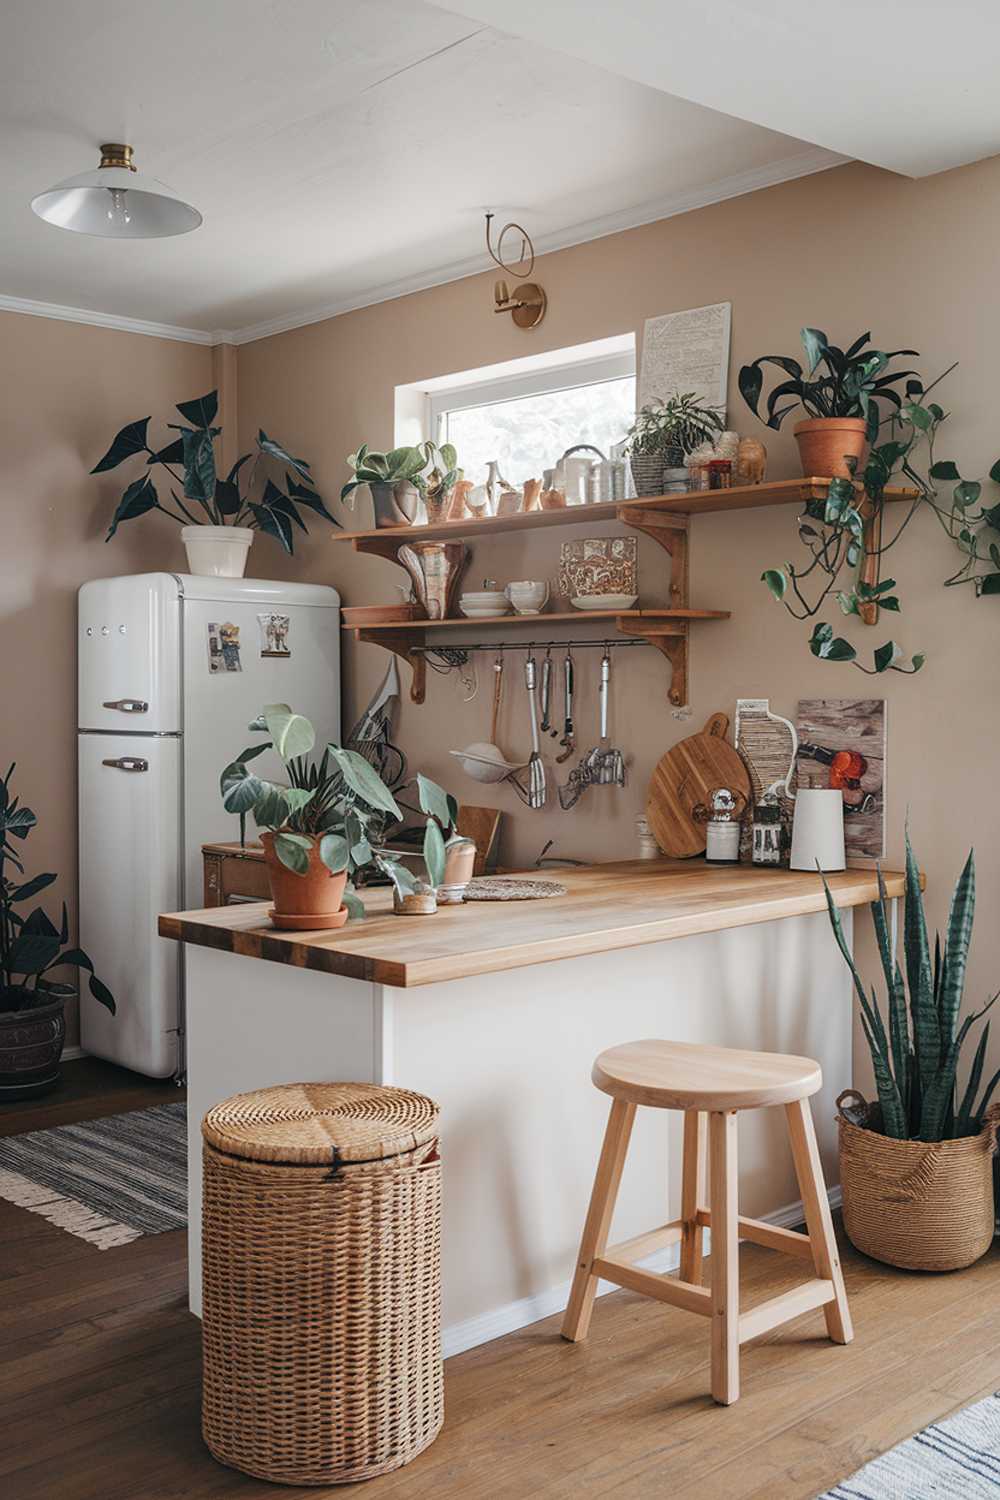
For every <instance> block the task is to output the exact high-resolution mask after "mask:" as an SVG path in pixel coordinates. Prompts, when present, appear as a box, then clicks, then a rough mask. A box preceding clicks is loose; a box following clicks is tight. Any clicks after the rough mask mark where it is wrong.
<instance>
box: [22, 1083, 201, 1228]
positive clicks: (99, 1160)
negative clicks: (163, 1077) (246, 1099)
mask: <svg viewBox="0 0 1000 1500" xmlns="http://www.w3.org/2000/svg"><path fill="white" fill-rule="evenodd" d="M185 1120H186V1106H185V1105H184V1104H182V1103H177V1104H158V1105H156V1106H155V1107H154V1108H152V1109H137V1110H133V1111H131V1112H129V1113H127V1114H123V1115H110V1116H109V1117H108V1118H107V1119H104V1120H87V1121H85V1122H84V1123H82V1124H79V1125H57V1126H55V1127H54V1128H53V1129H51V1130H35V1131H32V1132H31V1133H30V1134H29V1135H14V1136H8V1137H7V1139H6V1140H0V1198H3V1199H6V1201H7V1202H8V1203H14V1204H16V1205H17V1207H18V1208H26V1209H27V1210H28V1211H29V1213H33V1214H41V1216H42V1217H43V1218H45V1219H48V1220H49V1222H50V1223H51V1224H55V1225H57V1226H58V1227H59V1228H60V1229H65V1230H66V1231H67V1233H69V1234H75V1235H76V1236H77V1238H78V1239H81V1240H88V1241H89V1242H90V1244H92V1245H96V1246H97V1248H98V1249H99V1250H110V1249H111V1247H112V1246H113V1245H127V1244H128V1242H129V1241H130V1240H136V1239H138V1238H139V1237H140V1235H143V1234H162V1233H163V1232H164V1231H165V1230H167V1229H183V1228H184V1226H185V1225H186V1224H187V1128H186V1123H185Z"/></svg>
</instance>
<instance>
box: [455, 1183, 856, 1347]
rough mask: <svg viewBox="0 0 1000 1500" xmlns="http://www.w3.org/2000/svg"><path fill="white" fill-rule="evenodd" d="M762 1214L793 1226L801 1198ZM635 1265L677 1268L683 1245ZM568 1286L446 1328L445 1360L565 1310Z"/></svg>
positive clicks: (609, 1286)
mask: <svg viewBox="0 0 1000 1500" xmlns="http://www.w3.org/2000/svg"><path fill="white" fill-rule="evenodd" d="M828 1197H829V1199H830V1207H831V1208H839V1207H840V1202H841V1193H840V1188H839V1187H834V1188H831V1189H830V1191H829V1194H828ZM763 1217H764V1220H765V1222H766V1223H768V1224H774V1225H776V1226H777V1227H778V1228H779V1229H790V1228H791V1227H792V1226H793V1225H795V1224H801V1223H803V1221H804V1218H805V1214H804V1212H803V1208H802V1200H801V1198H799V1199H797V1200H796V1202H795V1203H788V1204H786V1205H785V1207H784V1208H777V1209H775V1210H774V1212H773V1213H769V1214H764V1216H763ZM711 1238H712V1233H711V1230H706V1231H705V1251H706V1254H707V1253H708V1251H709V1250H710V1249H711ZM636 1264H637V1265H640V1266H642V1267H643V1268H644V1269H645V1270H647V1271H660V1272H662V1271H676V1270H677V1267H678V1266H679V1264H680V1246H679V1245H668V1246H667V1248H666V1249H665V1250H658V1251H656V1253H655V1254H653V1255H647V1256H646V1257H645V1258H644V1259H643V1260H640V1261H637V1262H636ZM569 1289H570V1283H569V1282H568V1281H564V1282H561V1283H560V1285H559V1286H553V1287H549V1288H548V1289H547V1290H546V1291H544V1292H536V1293H535V1294H534V1296H531V1297H520V1298H519V1299H518V1300H517V1301H516V1302H508V1303H506V1305H505V1306H503V1307H495V1308H492V1309H491V1310H490V1311H489V1312H486V1313H480V1314H479V1315H478V1316H477V1317H475V1318H466V1319H465V1320H464V1322H461V1323H452V1324H451V1325H450V1327H447V1328H445V1329H443V1330H442V1334H441V1345H442V1350H443V1353H444V1357H445V1359H450V1358H451V1356H452V1355H453V1354H462V1353H464V1351H465V1350H466V1349H474V1348H475V1347H476V1345H477V1344H487V1343H489V1341H490V1340H491V1339H498V1338H501V1337H502V1336H503V1335H504V1334H505V1333H516V1332H517V1330H518V1329H519V1328H527V1327H529V1325H530V1324H532V1323H537V1322H538V1321H539V1320H540V1319H541V1318H548V1317H551V1316H552V1314H553V1313H557V1312H562V1310H563V1308H564V1307H565V1306H566V1303H567V1301H568V1300H569ZM618 1290H619V1288H618V1287H616V1286H615V1285H614V1283H613V1282H611V1281H601V1282H599V1283H598V1287H597V1295H598V1296H599V1297H602V1296H603V1295H604V1293H605V1292H616V1291H618Z"/></svg>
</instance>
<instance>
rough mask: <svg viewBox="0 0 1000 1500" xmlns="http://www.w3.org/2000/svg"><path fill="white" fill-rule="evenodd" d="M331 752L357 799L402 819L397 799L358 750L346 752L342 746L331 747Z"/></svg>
mask: <svg viewBox="0 0 1000 1500" xmlns="http://www.w3.org/2000/svg"><path fill="white" fill-rule="evenodd" d="M329 750H330V754H331V755H332V756H333V758H334V760H335V761H336V763H337V765H338V767H339V768H340V772H341V775H342V776H343V778H344V781H345V782H346V783H347V785H348V787H349V788H350V790H351V791H352V792H353V793H354V795H355V796H356V797H359V798H360V799H361V801H362V802H364V803H366V804H367V805H368V806H369V807H375V808H379V809H380V810H381V811H382V812H388V813H392V815H393V817H394V818H399V819H402V816H403V815H402V813H401V812H400V810H399V807H398V805H397V803H396V799H395V798H394V797H393V795H392V793H391V792H390V790H389V788H388V787H387V786H386V785H385V784H384V783H383V781H382V779H381V777H380V776H379V775H378V774H377V772H375V771H373V770H372V768H371V766H370V765H369V764H368V762H367V761H366V760H365V759H364V757H363V756H361V755H359V754H358V753H357V751H356V750H345V749H343V748H342V747H341V746H340V745H330V746H329Z"/></svg>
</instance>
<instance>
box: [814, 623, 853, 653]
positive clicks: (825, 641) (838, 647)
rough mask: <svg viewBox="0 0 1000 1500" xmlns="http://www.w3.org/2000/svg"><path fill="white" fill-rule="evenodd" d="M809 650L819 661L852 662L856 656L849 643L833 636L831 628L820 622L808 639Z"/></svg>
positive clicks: (840, 637)
mask: <svg viewBox="0 0 1000 1500" xmlns="http://www.w3.org/2000/svg"><path fill="white" fill-rule="evenodd" d="M809 650H810V651H811V652H812V654H813V656H818V657H819V658H820V660H821V661H853V660H854V658H855V657H856V656H857V654H858V653H857V652H856V651H855V649H854V647H853V646H852V645H851V643H850V641H845V640H844V638H843V637H842V636H839V635H838V636H835V635H834V633H833V627H832V626H831V625H827V624H826V622H825V621H822V620H821V621H820V622H819V624H817V625H816V626H815V628H814V629H813V633H812V635H811V636H810V637H809Z"/></svg>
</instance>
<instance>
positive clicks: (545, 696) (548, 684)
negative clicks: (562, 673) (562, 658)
mask: <svg viewBox="0 0 1000 1500" xmlns="http://www.w3.org/2000/svg"><path fill="white" fill-rule="evenodd" d="M551 699H552V647H551V646H546V648H545V659H544V660H543V662H542V693H541V709H542V722H541V723H540V724H539V726H538V727H539V729H540V730H541V732H542V734H551V735H552V737H553V739H554V738H555V736H556V735H557V734H558V733H559V731H558V729H553V727H552V721H551V719H550V718H549V708H550V705H551Z"/></svg>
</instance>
